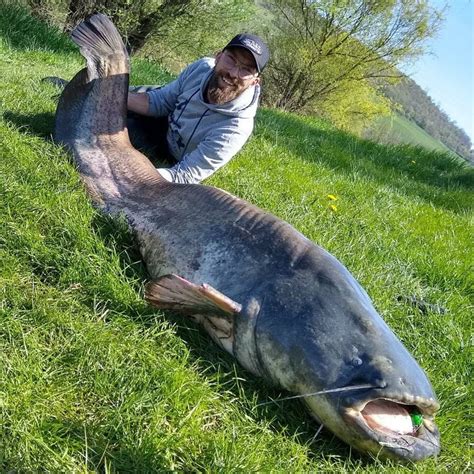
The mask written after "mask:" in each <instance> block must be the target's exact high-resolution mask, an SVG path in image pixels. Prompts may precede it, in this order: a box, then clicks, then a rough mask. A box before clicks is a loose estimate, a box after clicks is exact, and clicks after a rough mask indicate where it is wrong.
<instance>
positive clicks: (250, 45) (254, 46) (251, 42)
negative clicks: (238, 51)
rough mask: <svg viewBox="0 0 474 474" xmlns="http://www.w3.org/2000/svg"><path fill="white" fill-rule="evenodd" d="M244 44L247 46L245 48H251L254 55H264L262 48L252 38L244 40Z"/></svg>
mask: <svg viewBox="0 0 474 474" xmlns="http://www.w3.org/2000/svg"><path fill="white" fill-rule="evenodd" d="M242 43H243V44H245V46H247V47H248V48H250V49H251V50H252V51H253V52H254V53H257V54H259V55H260V54H262V48H261V47H260V45H259V44H258V43H257V42H256V41H254V40H252V39H250V38H244V39H243V40H242Z"/></svg>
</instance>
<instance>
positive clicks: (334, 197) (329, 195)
mask: <svg viewBox="0 0 474 474" xmlns="http://www.w3.org/2000/svg"><path fill="white" fill-rule="evenodd" d="M328 198H329V199H330V200H331V201H337V196H334V194H328Z"/></svg>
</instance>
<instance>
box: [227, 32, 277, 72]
mask: <svg viewBox="0 0 474 474" xmlns="http://www.w3.org/2000/svg"><path fill="white" fill-rule="evenodd" d="M234 47H235V48H244V49H246V50H247V51H248V52H249V53H250V54H251V55H252V56H253V58H254V59H255V64H256V65H257V71H258V72H262V70H263V68H264V67H265V65H266V64H267V62H268V60H269V59H270V51H269V50H268V46H267V45H266V44H265V43H264V42H263V40H262V38H260V37H259V36H257V35H251V34H250V33H241V34H240V35H237V36H234V37H233V38H232V39H231V40H230V42H229V44H227V46H226V47H225V48H224V49H227V48H234Z"/></svg>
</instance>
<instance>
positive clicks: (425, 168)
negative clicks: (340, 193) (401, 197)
mask: <svg viewBox="0 0 474 474" xmlns="http://www.w3.org/2000/svg"><path fill="white" fill-rule="evenodd" d="M259 122H260V123H259V125H260V127H259V132H258V133H259V135H260V136H262V137H263V138H265V139H267V140H268V141H269V142H275V141H276V140H277V142H278V145H279V146H281V147H284V148H286V149H287V150H288V152H290V153H292V154H293V155H295V156H298V157H299V158H300V159H302V160H304V161H308V162H315V163H320V164H322V165H323V166H325V167H328V168H330V169H332V170H334V171H335V172H337V173H338V174H343V175H346V176H353V175H354V173H357V174H358V175H360V176H362V177H366V178H368V179H370V180H373V181H375V182H377V183H379V184H381V185H384V186H389V187H393V188H395V189H398V190H401V191H402V192H403V193H404V194H407V195H411V196H417V197H419V198H421V199H423V200H425V201H427V202H429V203H431V204H433V205H435V206H438V207H442V208H446V209H449V210H452V211H455V212H456V211H457V212H459V211H461V212H462V211H465V210H469V209H471V208H472V205H473V203H472V200H468V199H462V197H465V196H462V197H461V198H460V196H455V195H451V194H450V193H453V192H459V191H461V192H465V193H466V196H467V195H468V194H469V193H471V192H472V190H473V189H474V168H473V167H470V166H469V165H468V164H465V163H464V162H463V161H462V160H461V159H459V158H457V157H455V156H454V155H450V154H449V153H442V152H434V151H429V150H425V149H423V148H421V147H414V146H410V145H397V146H387V145H379V144H377V143H374V142H371V141H368V140H362V139H359V138H357V137H355V136H353V135H350V134H349V133H345V132H343V131H340V130H337V129H328V128H324V127H321V126H320V125H319V126H317V125H311V124H309V123H308V120H307V119H304V118H298V117H296V116H293V115H289V114H284V113H281V112H278V111H275V110H270V109H263V110H261V111H260V112H259ZM276 137H278V138H276Z"/></svg>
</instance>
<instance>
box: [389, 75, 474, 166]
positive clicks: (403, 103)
mask: <svg viewBox="0 0 474 474" xmlns="http://www.w3.org/2000/svg"><path fill="white" fill-rule="evenodd" d="M383 92H384V94H385V95H386V96H387V97H388V98H389V99H391V100H392V101H393V102H394V103H395V104H398V105H399V113H400V114H401V115H402V116H403V117H405V118H407V119H408V120H410V121H412V122H414V123H415V124H417V125H418V126H419V127H420V128H421V129H423V130H424V131H425V132H426V133H428V134H429V135H430V136H431V137H433V138H434V139H435V140H438V141H439V142H441V143H443V144H444V145H445V146H447V147H448V148H449V149H450V150H452V151H454V152H456V153H457V154H458V155H460V156H462V157H463V158H464V159H465V160H468V161H470V159H471V153H470V150H471V147H472V143H471V140H470V138H469V136H468V135H467V133H466V132H465V131H464V130H462V129H461V128H460V127H459V126H457V125H456V123H455V122H453V121H452V120H451V119H450V118H449V116H448V115H447V114H446V113H445V112H444V111H443V110H441V109H440V108H439V106H438V105H436V104H435V103H434V101H433V99H432V98H431V97H430V96H429V95H428V94H427V93H426V92H425V91H424V90H423V89H422V88H421V87H420V86H419V85H418V84H417V83H416V82H415V81H414V80H413V79H411V78H409V77H405V78H404V80H402V81H401V82H400V83H399V84H396V85H386V86H385V87H384V88H383Z"/></svg>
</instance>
